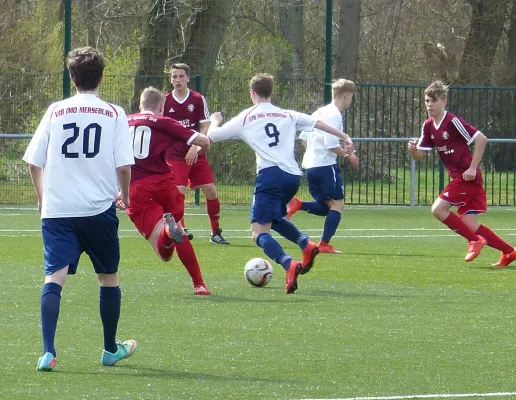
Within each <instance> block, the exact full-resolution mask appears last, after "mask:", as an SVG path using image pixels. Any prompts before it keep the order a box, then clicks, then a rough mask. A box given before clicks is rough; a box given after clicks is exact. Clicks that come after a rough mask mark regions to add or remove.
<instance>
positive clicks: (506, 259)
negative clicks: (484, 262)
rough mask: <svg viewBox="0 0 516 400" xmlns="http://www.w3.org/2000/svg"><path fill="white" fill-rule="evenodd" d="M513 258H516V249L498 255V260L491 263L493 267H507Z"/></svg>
mask: <svg viewBox="0 0 516 400" xmlns="http://www.w3.org/2000/svg"><path fill="white" fill-rule="evenodd" d="M514 260H516V249H514V250H513V252H512V253H509V254H503V253H502V256H501V257H500V261H498V262H497V263H495V264H493V267H502V268H503V267H507V266H508V265H509V264H510V263H512V262H513V261H514Z"/></svg>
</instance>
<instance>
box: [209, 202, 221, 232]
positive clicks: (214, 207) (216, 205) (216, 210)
mask: <svg viewBox="0 0 516 400" xmlns="http://www.w3.org/2000/svg"><path fill="white" fill-rule="evenodd" d="M206 211H208V217H210V224H211V233H216V232H217V231H218V230H219V219H220V202H219V199H218V198H216V199H215V200H208V199H206Z"/></svg>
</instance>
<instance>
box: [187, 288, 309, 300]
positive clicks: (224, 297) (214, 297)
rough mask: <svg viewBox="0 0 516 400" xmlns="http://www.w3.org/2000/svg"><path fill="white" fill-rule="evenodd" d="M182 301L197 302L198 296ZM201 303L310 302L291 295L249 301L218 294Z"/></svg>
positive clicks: (273, 289)
mask: <svg viewBox="0 0 516 400" xmlns="http://www.w3.org/2000/svg"><path fill="white" fill-rule="evenodd" d="M256 290H272V291H277V290H281V291H284V290H285V289H283V288H256ZM184 300H190V301H199V296H196V297H192V296H188V297H187V296H185V297H184ZM201 301H208V302H214V303H307V302H310V300H308V299H301V298H299V297H298V298H296V296H292V295H286V294H285V298H284V299H263V298H259V299H258V298H256V299H250V298H246V297H231V296H222V295H220V294H211V295H210V296H206V297H204V298H202V299H201Z"/></svg>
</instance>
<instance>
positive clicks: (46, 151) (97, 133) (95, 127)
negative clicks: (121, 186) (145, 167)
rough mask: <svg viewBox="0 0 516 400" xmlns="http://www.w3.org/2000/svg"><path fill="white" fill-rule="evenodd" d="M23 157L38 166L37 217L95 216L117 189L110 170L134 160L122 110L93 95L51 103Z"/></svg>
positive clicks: (113, 170) (106, 206)
mask: <svg viewBox="0 0 516 400" xmlns="http://www.w3.org/2000/svg"><path fill="white" fill-rule="evenodd" d="M23 160H24V161H26V162H27V163H29V164H32V165H34V166H36V167H40V168H43V199H42V209H41V218H64V217H88V216H93V215H97V214H100V213H102V212H104V211H106V210H107V209H108V208H109V207H110V206H111V205H112V203H113V200H114V199H115V197H116V195H117V193H118V179H117V174H116V169H117V168H118V167H121V166H125V165H132V164H134V157H133V149H132V145H131V137H130V135H129V125H128V124H127V117H126V115H125V112H124V110H123V109H122V108H121V107H118V106H116V105H113V104H110V103H107V102H105V101H103V100H101V99H100V98H99V97H97V96H95V95H93V94H77V95H75V96H73V97H70V98H68V99H66V100H63V101H60V102H57V103H54V104H52V105H51V106H50V107H49V108H48V110H47V112H46V113H45V116H44V117H43V118H42V120H41V122H40V124H39V126H38V128H37V130H36V132H35V133H34V136H33V137H32V140H31V141H30V143H29V146H28V147H27V150H26V151H25V155H24V156H23Z"/></svg>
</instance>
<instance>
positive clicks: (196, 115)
mask: <svg viewBox="0 0 516 400" xmlns="http://www.w3.org/2000/svg"><path fill="white" fill-rule="evenodd" d="M163 115H164V116H166V117H170V118H173V119H175V120H176V121H178V122H179V123H181V124H182V125H183V126H184V127H185V128H190V129H194V130H196V131H200V123H201V122H208V121H209V120H210V111H209V109H208V103H207V102H206V99H205V98H204V96H203V95H202V94H200V93H198V92H194V91H193V90H188V92H187V94H186V97H185V98H184V99H183V100H179V99H178V98H177V97H176V96H175V95H174V92H173V91H170V92H168V93H167V94H166V95H165V112H164V113H163ZM189 149H190V146H189V145H187V144H185V143H182V142H175V143H174V145H173V146H172V147H170V149H169V150H168V151H167V159H168V160H184V159H185V157H186V153H188V150H189ZM199 156H201V157H205V155H204V153H200V154H199Z"/></svg>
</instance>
